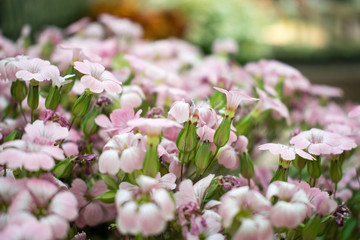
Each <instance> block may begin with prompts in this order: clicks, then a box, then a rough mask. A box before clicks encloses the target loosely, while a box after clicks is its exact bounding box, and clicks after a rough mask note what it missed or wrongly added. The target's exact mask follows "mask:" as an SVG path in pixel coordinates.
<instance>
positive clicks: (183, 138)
mask: <svg viewBox="0 0 360 240" xmlns="http://www.w3.org/2000/svg"><path fill="white" fill-rule="evenodd" d="M196 143H197V135H196V125H194V124H191V122H190V121H187V122H186V123H185V125H184V127H183V128H182V129H181V131H180V133H179V135H178V136H177V138H176V146H177V147H178V149H179V151H181V152H191V151H192V150H194V148H195V147H196Z"/></svg>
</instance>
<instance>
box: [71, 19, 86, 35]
mask: <svg viewBox="0 0 360 240" xmlns="http://www.w3.org/2000/svg"><path fill="white" fill-rule="evenodd" d="M90 21H91V19H90V18H89V17H83V18H81V19H79V20H77V21H76V22H74V23H72V24H71V25H69V26H68V27H67V28H66V29H65V33H66V34H69V35H70V34H74V33H77V32H78V31H80V30H82V29H83V28H85V27H86V26H87V25H88V24H89V23H90Z"/></svg>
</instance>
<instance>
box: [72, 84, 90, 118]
mask: <svg viewBox="0 0 360 240" xmlns="http://www.w3.org/2000/svg"><path fill="white" fill-rule="evenodd" d="M90 102H91V94H90V93H89V92H88V91H86V90H85V91H84V92H83V94H81V96H80V97H79V98H78V99H77V100H76V102H75V104H74V106H73V108H72V114H73V115H74V116H75V117H82V116H84V115H85V113H87V111H88V110H89V107H90Z"/></svg>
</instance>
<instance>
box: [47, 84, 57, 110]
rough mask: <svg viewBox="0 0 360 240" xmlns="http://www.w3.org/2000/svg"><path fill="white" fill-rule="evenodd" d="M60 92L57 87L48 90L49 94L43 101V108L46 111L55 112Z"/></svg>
mask: <svg viewBox="0 0 360 240" xmlns="http://www.w3.org/2000/svg"><path fill="white" fill-rule="evenodd" d="M60 91H61V88H58V87H57V86H53V87H52V88H50V91H49V94H48V95H47V97H46V99H45V107H46V108H47V109H51V110H55V109H56V108H57V106H58V105H59V102H60V98H61V94H60Z"/></svg>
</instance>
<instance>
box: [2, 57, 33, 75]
mask: <svg viewBox="0 0 360 240" xmlns="http://www.w3.org/2000/svg"><path fill="white" fill-rule="evenodd" d="M23 59H28V57H25V56H21V55H19V56H17V57H15V58H4V59H2V60H1V61H0V80H1V81H4V82H8V81H16V79H17V77H16V72H17V71H18V70H19V69H18V67H17V66H16V64H15V63H16V62H18V61H20V60H23Z"/></svg>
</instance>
